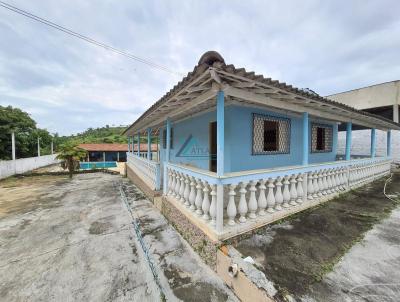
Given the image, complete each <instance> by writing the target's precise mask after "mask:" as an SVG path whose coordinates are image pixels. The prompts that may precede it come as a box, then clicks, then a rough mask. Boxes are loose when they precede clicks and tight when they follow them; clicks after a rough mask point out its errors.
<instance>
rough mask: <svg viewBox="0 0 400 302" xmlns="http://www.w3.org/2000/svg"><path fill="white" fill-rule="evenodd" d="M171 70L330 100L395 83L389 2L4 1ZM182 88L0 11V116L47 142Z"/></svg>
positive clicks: (399, 30)
mask: <svg viewBox="0 0 400 302" xmlns="http://www.w3.org/2000/svg"><path fill="white" fill-rule="evenodd" d="M6 2H7V3H9V4H11V5H14V6H16V7H18V8H21V9H23V10H27V11H29V12H30V13H33V14H35V15H38V16H40V17H42V18H46V19H48V20H50V21H52V22H54V23H57V24H59V25H62V26H64V27H66V28H69V29H71V30H73V31H76V32H79V33H80V34H82V35H86V36H89V37H91V38H93V39H96V40H98V41H100V42H103V43H105V44H108V45H111V46H113V47H115V48H118V49H121V50H125V51H127V52H129V53H131V54H134V55H136V56H139V57H142V58H145V59H147V60H151V61H152V62H155V63H157V64H160V65H163V66H166V67H168V68H169V69H171V70H174V71H177V72H179V73H184V74H186V73H187V72H189V71H192V70H193V68H194V66H195V65H196V64H197V63H198V60H199V58H200V57H201V55H202V54H203V53H204V52H206V51H208V50H216V51H218V52H219V53H220V54H221V55H222V56H223V57H224V59H225V62H226V63H227V64H234V65H235V66H237V67H245V68H246V69H247V70H249V71H255V72H256V73H257V74H263V75H264V76H266V77H271V78H273V79H276V80H279V81H283V82H286V83H288V84H291V85H293V86H295V87H299V88H310V89H312V90H314V91H316V92H317V93H319V94H320V95H329V94H333V93H337V92H341V91H346V90H350V89H354V88H359V87H364V86H368V85H372V84H376V83H382V82H387V81H393V80H398V79H400V55H399V53H400V18H399V16H398V12H399V11H400V2H399V1H396V0H393V1H387V0H382V1H377V0H376V1H365V0H364V1H282V0H280V1H272V0H269V1H228V0H226V1H222V0H220V1H204V0H199V1H190V0H185V1H184V0H181V1H174V0H171V1H163V0H159V1H151V0H146V1H131V0H118V1H115V0H96V1H95V0H92V1H86V0H85V1H84V0H80V1H77V0H57V1H54V0H40V1H39V0H6ZM180 79H181V76H179V75H176V74H171V73H168V72H165V71H162V70H159V69H154V68H151V67H149V66H147V65H144V64H142V63H140V62H137V61H133V60H130V59H128V58H126V57H124V56H120V55H117V54H114V53H112V52H109V51H107V50H105V49H103V48H100V47H96V46H93V45H91V44H88V43H86V42H84V41H82V40H79V39H77V38H74V37H71V36H69V35H66V34H64V33H62V32H59V31H57V30H55V29H52V28H50V27H47V26H46V25H43V24H40V23H38V22H36V21H33V20H31V19H28V18H26V17H24V16H21V15H18V14H16V13H14V12H11V11H9V10H6V9H5V8H2V7H0V105H3V106H8V105H11V106H13V107H19V108H21V109H23V110H25V111H27V112H28V113H29V114H31V116H32V118H33V119H35V120H36V121H37V123H38V126H39V127H41V128H46V129H47V130H49V131H50V132H51V133H55V132H57V133H59V134H62V135H69V134H73V133H78V132H82V131H84V130H85V129H87V128H89V127H92V128H95V127H101V126H104V125H106V124H108V125H110V126H111V125H128V124H131V123H132V122H133V121H134V120H135V119H136V118H138V117H139V116H140V115H141V114H142V113H143V112H144V111H145V110H146V109H147V108H148V107H149V106H151V105H152V104H153V103H154V102H156V101H157V100H158V99H159V98H160V97H162V96H163V95H164V94H165V93H166V92H167V91H168V90H169V89H171V88H172V87H173V85H175V84H176V83H177V82H178V81H179V80H180Z"/></svg>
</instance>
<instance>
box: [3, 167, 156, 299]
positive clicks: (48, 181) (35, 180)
mask: <svg viewBox="0 0 400 302" xmlns="http://www.w3.org/2000/svg"><path fill="white" fill-rule="evenodd" d="M113 178H115V176H112V175H107V174H99V173H96V174H86V175H77V176H75V177H74V178H73V179H72V180H69V179H67V178H65V177H63V176H57V177H53V176H43V177H28V178H25V179H22V180H17V181H15V180H8V181H5V182H1V183H0V196H1V198H0V200H1V201H0V238H1V239H0V270H1V272H2V273H1V275H0V297H1V300H2V301H139V300H142V301H157V300H159V293H158V290H157V288H156V286H155V284H154V282H153V278H152V275H151V274H150V273H149V271H148V268H147V266H146V264H145V262H144V261H143V259H142V258H141V256H140V254H139V253H138V251H137V248H136V246H135V244H134V241H133V240H132V231H131V228H130V219H129V216H128V215H127V213H126V211H125V209H124V208H123V207H122V206H121V203H120V201H119V200H118V199H116V196H118V195H116V193H115V190H114V188H113V186H112V180H113Z"/></svg>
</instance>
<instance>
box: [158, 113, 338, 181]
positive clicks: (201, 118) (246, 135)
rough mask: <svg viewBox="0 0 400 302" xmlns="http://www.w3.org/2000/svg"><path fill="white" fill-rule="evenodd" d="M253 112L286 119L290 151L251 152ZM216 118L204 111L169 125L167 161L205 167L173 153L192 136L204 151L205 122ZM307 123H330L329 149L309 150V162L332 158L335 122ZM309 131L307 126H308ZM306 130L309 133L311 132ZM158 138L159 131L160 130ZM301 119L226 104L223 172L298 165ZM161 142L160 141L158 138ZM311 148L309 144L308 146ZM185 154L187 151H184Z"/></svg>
mask: <svg viewBox="0 0 400 302" xmlns="http://www.w3.org/2000/svg"><path fill="white" fill-rule="evenodd" d="M253 113H258V114H267V115H273V116H277V117H285V118H290V120H291V136H290V153H289V154H274V155H252V127H253V116H252V114H253ZM212 121H216V112H215V111H212V112H207V113H204V114H202V115H198V116H194V117H192V118H190V119H187V120H184V121H182V122H179V123H175V124H173V125H172V127H173V129H174V130H173V132H174V135H173V136H174V137H173V148H172V149H171V153H170V156H171V162H174V163H180V164H187V165H191V166H193V167H197V168H200V169H205V170H208V169H209V160H208V159H207V158H193V157H188V156H177V153H178V151H179V150H180V149H181V147H182V145H183V144H184V143H185V141H186V140H187V138H188V137H189V136H190V135H192V137H193V139H192V144H191V146H195V147H196V148H197V147H198V148H200V149H201V150H200V153H202V154H205V153H206V152H207V150H208V146H209V124H210V122H212ZM310 122H318V123H321V124H331V125H333V145H332V152H326V153H309V163H310V164H311V163H318V162H329V161H334V160H335V158H336V150H337V125H336V124H334V123H329V122H326V121H323V120H315V119H312V118H310ZM309 130H310V131H311V125H310V127H309ZM310 131H309V136H311V132H310ZM161 139H162V131H161ZM301 140H302V119H301V118H300V117H299V118H297V117H292V116H288V115H284V114H277V113H274V112H270V111H266V110H261V109H258V108H251V107H243V106H237V105H230V106H227V107H225V154H224V164H225V173H229V172H236V171H241V170H254V169H267V168H274V167H279V166H294V165H301V162H302V152H303V149H302V141H301ZM161 142H162V140H161ZM310 150H311V147H310ZM186 155H187V153H186ZM160 157H161V161H163V160H164V158H165V149H162V144H161V152H160Z"/></svg>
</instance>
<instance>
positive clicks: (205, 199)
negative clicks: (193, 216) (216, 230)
mask: <svg viewBox="0 0 400 302" xmlns="http://www.w3.org/2000/svg"><path fill="white" fill-rule="evenodd" d="M203 187H204V189H203V192H204V194H203V204H202V205H201V209H202V210H203V213H204V214H203V219H204V220H208V219H210V216H209V215H208V212H209V210H210V199H209V198H208V192H209V190H208V184H207V182H206V181H204V182H203Z"/></svg>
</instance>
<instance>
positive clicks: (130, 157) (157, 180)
mask: <svg viewBox="0 0 400 302" xmlns="http://www.w3.org/2000/svg"><path fill="white" fill-rule="evenodd" d="M126 164H127V166H128V167H129V168H130V169H131V170H132V171H133V172H134V173H135V174H137V175H138V176H139V177H140V178H142V179H143V181H144V182H145V183H146V184H147V185H148V186H149V187H150V189H152V190H159V189H160V184H161V173H160V163H159V162H156V161H152V160H147V159H144V158H141V157H139V156H137V155H135V154H132V153H129V152H128V153H127V156H126Z"/></svg>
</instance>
